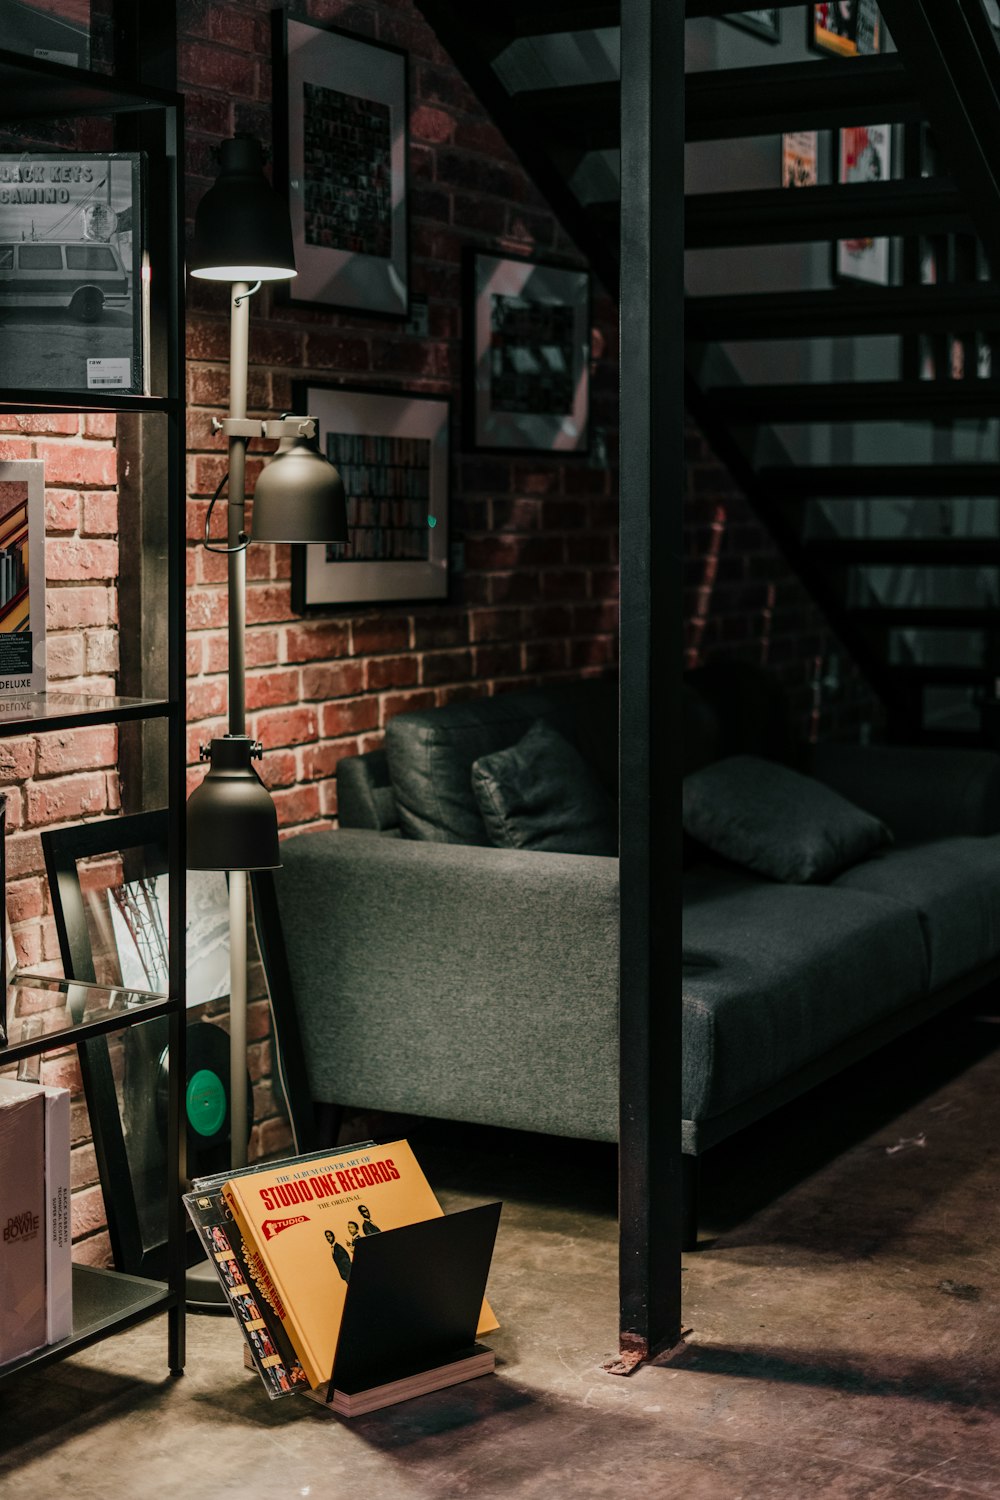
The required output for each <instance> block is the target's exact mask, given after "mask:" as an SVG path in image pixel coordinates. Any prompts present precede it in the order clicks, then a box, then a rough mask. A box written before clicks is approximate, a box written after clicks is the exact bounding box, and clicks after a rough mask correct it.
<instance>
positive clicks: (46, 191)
mask: <svg viewBox="0 0 1000 1500" xmlns="http://www.w3.org/2000/svg"><path fill="white" fill-rule="evenodd" d="M142 181H143V172H142V157H141V156H140V155H139V154H138V153H135V152H125V153H115V154H103V155H101V154H86V153H84V154H80V153H75V152H74V153H72V154H70V153H64V154H62V155H34V154H32V153H29V152H25V153H24V154H23V155H21V156H6V155H0V362H2V364H3V367H4V369H5V370H7V371H8V375H9V378H8V379H7V384H8V386H16V388H17V389H19V390H25V391H39V392H43V391H44V392H46V393H47V394H51V393H56V392H62V391H67V392H71V391H89V392H92V393H94V392H102V391H109V392H113V393H116V394H125V395H142V394H144V393H145V389H146V382H145V369H144V347H143V346H144V342H145V341H144V337H143V335H144V329H145V324H146V317H145V297H146V286H147V284H146V282H145V280H144V279H143V274H142V268H143V243H142V224H143V212H142V210H143V203H142Z"/></svg>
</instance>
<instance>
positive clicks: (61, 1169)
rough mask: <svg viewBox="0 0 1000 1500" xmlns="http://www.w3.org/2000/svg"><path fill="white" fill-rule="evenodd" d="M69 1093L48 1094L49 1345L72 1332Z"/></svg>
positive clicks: (46, 1161)
mask: <svg viewBox="0 0 1000 1500" xmlns="http://www.w3.org/2000/svg"><path fill="white" fill-rule="evenodd" d="M69 1154H70V1145H69V1090H68V1089H56V1088H47V1089H46V1090H45V1245H46V1251H47V1262H46V1279H45V1299H46V1324H47V1329H46V1331H47V1336H48V1342H49V1343H50V1344H57V1343H58V1342H59V1341H60V1339H68V1338H69V1337H70V1335H71V1334H72V1332H73V1234H72V1229H71V1224H70V1197H69Z"/></svg>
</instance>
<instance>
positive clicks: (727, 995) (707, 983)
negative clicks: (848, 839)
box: [683, 871, 928, 1120]
mask: <svg viewBox="0 0 1000 1500" xmlns="http://www.w3.org/2000/svg"><path fill="white" fill-rule="evenodd" d="M683 921H684V1011H683V1014H684V1040H683V1114H684V1118H685V1119H688V1120H707V1119H711V1118H713V1117H714V1116H716V1115H720V1114H723V1113H725V1111H726V1110H728V1109H731V1108H733V1107H734V1106H735V1105H737V1104H740V1103H741V1102H742V1101H744V1100H746V1099H749V1098H751V1097H752V1096H754V1095H755V1094H758V1093H760V1092H761V1091H762V1090H764V1089H767V1088H769V1087H771V1086H772V1085H773V1084H776V1083H778V1082H779V1081H780V1080H781V1079H782V1078H785V1077H786V1076H788V1075H789V1074H791V1073H794V1072H795V1071H796V1069H798V1068H800V1067H802V1066H804V1065H805V1064H806V1063H809V1062H811V1061H812V1060H813V1059H815V1058H818V1057H821V1056H823V1054H824V1053H826V1052H827V1051H829V1049H830V1048H831V1047H834V1046H836V1045H837V1043H839V1042H841V1041H843V1040H844V1039H845V1038H847V1037H849V1036H851V1035H853V1034H854V1033H856V1032H860V1031H864V1030H865V1028H866V1027H867V1026H870V1025H872V1024H874V1023H875V1022H876V1021H878V1020H880V1019H881V1018H882V1017H883V1016H886V1015H890V1014H891V1013H892V1012H893V1011H895V1010H898V1009H900V1008H901V1007H903V1006H904V1005H906V1004H907V1003H908V1002H910V1001H912V1000H914V999H917V998H918V997H919V996H921V995H924V994H926V993H927V990H928V967H927V956H926V950H925V947H924V941H923V937H922V934H921V930H920V923H919V919H918V917H917V913H916V911H915V910H910V909H908V908H907V907H905V906H903V905H901V904H900V903H899V902H898V901H895V900H890V899H889V898H888V897H885V896H881V895H876V894H870V893H868V892H864V891H854V890H847V889H838V888H836V887H830V886H811V885H772V884H769V883H766V882H763V881H759V880H756V881H755V880H749V879H744V878H743V877H741V876H740V875H723V874H720V873H718V872H717V871H716V872H713V873H711V874H708V873H704V874H703V873H701V872H697V871H696V872H693V873H692V874H690V875H688V876H686V877H685V880H684V918H683Z"/></svg>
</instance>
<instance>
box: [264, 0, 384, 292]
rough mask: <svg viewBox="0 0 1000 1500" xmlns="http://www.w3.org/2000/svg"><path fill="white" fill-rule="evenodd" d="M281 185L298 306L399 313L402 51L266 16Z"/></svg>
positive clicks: (283, 16)
mask: <svg viewBox="0 0 1000 1500" xmlns="http://www.w3.org/2000/svg"><path fill="white" fill-rule="evenodd" d="M273 18H274V19H273V25H274V138H275V177H276V186H278V188H279V190H282V191H284V192H286V193H287V194H288V206H289V209H290V211H291V218H292V238H293V240H294V243H295V264H296V267H297V270H298V275H297V276H296V278H295V280H294V281H293V282H291V283H290V284H289V285H288V286H287V287H283V289H282V291H281V295H282V296H283V297H284V298H287V300H288V302H289V303H291V304H292V305H293V306H320V307H342V308H352V309H354V310H357V311H362V312H370V313H382V314H385V315H387V316H390V317H397V318H405V317H406V316H407V312H408V308H409V276H408V269H407V266H408V260H407V254H408V251H407V147H408V109H409V106H408V97H407V54H406V53H405V52H403V51H401V50H400V49H399V48H398V47H390V46H387V45H386V44H384V43H381V42H379V43H375V42H370V41H368V40H367V39H366V38H363V37H359V36H355V35H354V34H353V33H351V32H348V31H342V30H341V29H340V28H339V27H336V26H319V25H316V24H314V23H313V22H311V21H304V20H298V19H295V18H293V17H291V16H288V15H287V14H286V13H285V12H284V11H275V12H274V13H273Z"/></svg>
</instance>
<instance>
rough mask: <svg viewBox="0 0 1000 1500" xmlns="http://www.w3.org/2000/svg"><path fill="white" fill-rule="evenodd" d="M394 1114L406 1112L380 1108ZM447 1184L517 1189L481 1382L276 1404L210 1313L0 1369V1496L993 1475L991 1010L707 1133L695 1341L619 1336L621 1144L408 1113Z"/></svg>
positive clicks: (866, 1492)
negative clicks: (178, 1335)
mask: <svg viewBox="0 0 1000 1500" xmlns="http://www.w3.org/2000/svg"><path fill="white" fill-rule="evenodd" d="M385 1123H386V1124H387V1126H388V1129H387V1130H385V1131H382V1132H380V1133H383V1134H387V1135H388V1134H390V1133H391V1131H392V1127H393V1126H394V1125H395V1124H396V1123H397V1122H395V1121H393V1122H385ZM409 1136H410V1139H411V1140H412V1141H413V1144H414V1146H415V1148H416V1149H417V1152H418V1155H419V1156H420V1157H421V1160H422V1161H423V1163H424V1165H425V1167H426V1169H427V1171H428V1175H429V1176H430V1178H431V1181H432V1182H433V1183H434V1184H435V1186H437V1187H438V1189H439V1190H440V1192H441V1196H442V1199H443V1200H444V1202H445V1203H446V1205H447V1206H449V1207H459V1206H465V1205H467V1204H471V1203H474V1202H477V1201H485V1200H487V1199H489V1198H490V1197H493V1196H501V1197H503V1198H504V1200H505V1204H506V1207H505V1210H504V1219H503V1225H502V1228H501V1237H500V1242H499V1246H498V1252H497V1257H496V1261H495V1266H494V1275H493V1279H492V1281H491V1286H490V1297H491V1300H492V1302H493V1305H494V1307H495V1309H496V1310H497V1313H498V1316H499V1317H500V1319H501V1322H502V1324H503V1327H502V1330H501V1332H500V1333H498V1334H496V1335H494V1336H493V1338H492V1340H491V1342H492V1343H493V1345H494V1347H495V1349H496V1352H497V1355H498V1357H499V1361H500V1368H499V1373H498V1374H497V1375H496V1376H495V1377H487V1378H485V1379H482V1380H479V1381H475V1382H472V1383H470V1384H469V1385H466V1386H464V1387H459V1388H457V1389H454V1390H451V1391H444V1392H440V1393H438V1394H436V1395H432V1396H427V1397H424V1398H422V1399H420V1400H418V1401H414V1402H411V1403H409V1404H407V1405H405V1406H401V1407H397V1408H395V1409H394V1410H392V1411H389V1412H383V1413H378V1414H375V1415H372V1416H369V1417H365V1418H361V1419H358V1420H355V1421H354V1422H352V1423H347V1422H344V1421H341V1419H339V1418H336V1417H329V1416H327V1415H326V1414H324V1413H323V1412H321V1411H319V1410H317V1409H316V1408H315V1407H314V1406H312V1405H311V1404H310V1403H308V1402H305V1401H303V1400H302V1399H301V1398H298V1397H295V1398H290V1399H288V1400H285V1401H279V1402H275V1403H269V1402H268V1401H267V1400H266V1398H265V1397H264V1395H263V1393H262V1390H261V1389H260V1387H259V1384H258V1382H257V1380H256V1377H255V1376H253V1375H250V1374H247V1373H246V1372H244V1370H243V1369H242V1367H241V1342H240V1339H239V1335H238V1334H237V1332H236V1330H235V1328H234V1327H233V1326H232V1325H230V1324H229V1323H227V1322H226V1321H224V1320H221V1319H213V1318H209V1317H193V1318H191V1319H190V1320H189V1324H188V1328H189V1364H188V1373H187V1375H186V1376H185V1378H184V1379H183V1380H180V1381H170V1380H169V1379H167V1378H166V1377H165V1376H164V1375H163V1374H162V1372H163V1370H164V1366H165V1330H164V1325H163V1323H162V1321H157V1322H155V1323H151V1324H148V1325H146V1326H145V1327H143V1328H141V1329H139V1330H136V1331H134V1332H132V1333H129V1334H126V1335H122V1336H119V1337H118V1338H116V1339H112V1340H110V1341H108V1342H107V1343H105V1344H104V1345H103V1346H101V1347H99V1348H97V1349H95V1350H92V1351H89V1352H88V1353H87V1354H86V1355H83V1356H80V1357H78V1358H76V1359H74V1360H72V1361H66V1362H64V1363H63V1364H61V1365H58V1366H56V1367H54V1368H53V1369H51V1370H49V1371H47V1372H45V1373H44V1374H40V1375H37V1376H33V1377H31V1378H27V1379H25V1380H23V1381H22V1382H20V1383H19V1384H17V1385H15V1386H14V1388H13V1389H9V1390H8V1389H6V1388H2V1389H0V1495H3V1496H4V1497H6V1496H7V1495H12V1496H13V1495H25V1496H28V1495H30V1496H31V1497H32V1500H49V1497H55V1496H59V1497H64V1496H69V1497H75V1500H91V1497H93V1500H131V1497H132V1496H140V1495H143V1496H145V1495H150V1496H164V1497H169V1496H184V1497H193V1496H198V1497H200V1496H212V1497H213V1500H216V1497H224V1496H240V1497H241V1500H258V1497H260V1500H264V1497H267V1500H273V1497H275V1496H323V1497H326V1496H328V1495H337V1496H341V1495H342V1496H345V1497H346V1496H364V1497H366V1500H381V1497H384V1500H430V1497H435V1500H437V1497H441V1496H448V1497H451V1496H468V1495H474V1496H476V1497H483V1500H485V1497H492V1496H497V1497H499V1496H505V1497H507V1496H523V1497H536V1496H538V1497H541V1496H545V1497H546V1500H552V1497H556V1500H562V1497H564V1496H565V1497H570V1496H574V1497H575V1496H602V1497H605V1496H608V1495H615V1496H623V1495H624V1496H633V1495H635V1496H638V1495H647V1494H648V1495H650V1496H654V1497H657V1500H660V1497H674V1496H677V1497H684V1500H812V1497H817V1496H821V1497H824V1500H825V1497H831V1500H855V1497H857V1500H861V1497H863V1500H888V1497H892V1500H902V1497H907V1500H918V1497H921V1500H948V1497H958V1496H1000V1417H998V1412H1000V1378H998V1377H1000V1262H998V1256H997V1246H998V1240H1000V1232H998V1215H997V1207H998V1187H1000V1172H998V1166H1000V1160H998V1156H1000V1148H998V1142H1000V1024H998V1017H997V1016H994V1015H989V1014H984V1013H983V1008H982V1007H979V1008H977V1007H976V1006H975V1005H972V1006H967V1007H966V1008H965V1009H964V1010H963V1011H961V1012H958V1013H954V1014H952V1015H951V1016H950V1017H948V1018H946V1019H945V1020H944V1021H943V1022H941V1023H936V1024H935V1025H934V1026H933V1027H931V1028H928V1029H926V1030H925V1031H924V1032H923V1033H921V1035H920V1036H919V1038H917V1039H914V1040H911V1041H910V1042H908V1043H905V1044H901V1045H897V1046H896V1047H895V1048H893V1049H892V1050H891V1051H890V1052H889V1053H887V1054H882V1055H881V1056H880V1057H879V1058H878V1059H877V1060H874V1061H872V1062H869V1063H868V1064H866V1065H865V1066H863V1067H860V1068H857V1069H854V1070H853V1071H852V1072H851V1073H850V1074H848V1075H844V1076H843V1077H842V1078H841V1079H840V1080H838V1081H837V1082H836V1083H834V1084H833V1085H829V1086H826V1087H825V1088H824V1089H822V1090H819V1091H816V1092H814V1093H813V1094H812V1095H811V1096H810V1098H809V1099H808V1100H807V1101H803V1102H800V1103H799V1104H797V1105H796V1106H793V1107H791V1108H789V1109H787V1110H785V1111H783V1112H782V1113H781V1115H780V1116H776V1117H773V1118H772V1119H771V1120H770V1121H768V1122H766V1123H764V1124H762V1125H760V1126H758V1127H755V1128H754V1129H753V1130H752V1131H748V1132H744V1134H743V1136H742V1137H741V1138H740V1139H739V1140H738V1141H736V1142H733V1143H729V1144H727V1145H726V1146H724V1147H720V1148H718V1150H717V1151H716V1152H715V1153H713V1155H712V1156H710V1157H709V1158H708V1159H707V1162H706V1200H707V1201H706V1212H705V1220H706V1223H707V1226H708V1229H707V1232H706V1235H705V1237H704V1239H703V1244H702V1248H701V1249H700V1250H699V1251H698V1253H697V1254H695V1255H691V1256H688V1257H687V1258H686V1262H685V1274H684V1281H685V1286H686V1301H685V1321H686V1323H687V1324H689V1325H690V1327H691V1329H692V1333H691V1334H690V1336H689V1339H688V1342H687V1346H686V1348H685V1350H684V1351H683V1352H682V1353H681V1354H680V1355H679V1356H675V1357H674V1358H673V1359H672V1360H671V1361H670V1362H668V1363H665V1364H663V1365H660V1366H654V1367H647V1368H643V1369H640V1370H639V1371H637V1372H636V1373H635V1374H634V1375H633V1376H631V1377H630V1378H628V1379H621V1378H615V1377H613V1376H608V1375H605V1374H604V1373H603V1372H602V1370H601V1364H602V1361H603V1360H605V1359H606V1358H608V1356H610V1355H612V1354H613V1353H614V1352H615V1330H616V1316H615V1313H616V1305H615V1297H616V1288H615V1235H616V1231H615V1222H614V1198H615V1183H614V1156H613V1153H612V1152H611V1151H610V1150H609V1149H608V1148H604V1147H596V1146H587V1145H581V1144H579V1143H575V1144H574V1143H566V1142H554V1141H548V1140H545V1139H543V1138H536V1137H528V1136H510V1135H504V1134H502V1133H497V1132H487V1131H471V1130H457V1129H456V1128H455V1127H444V1126H440V1125H426V1124H425V1125H421V1126H414V1127H413V1128H411V1129H410V1130H409Z"/></svg>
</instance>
